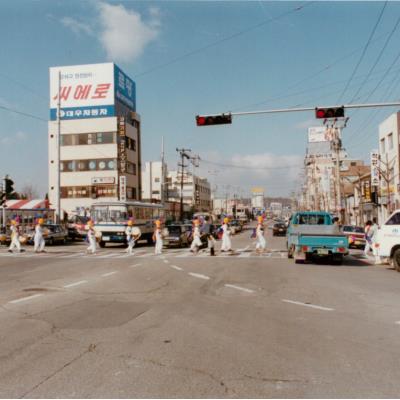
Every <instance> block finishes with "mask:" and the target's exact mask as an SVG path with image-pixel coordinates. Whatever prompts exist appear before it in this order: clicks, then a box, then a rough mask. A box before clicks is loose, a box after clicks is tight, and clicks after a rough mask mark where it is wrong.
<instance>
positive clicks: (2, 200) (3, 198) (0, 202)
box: [0, 192, 6, 207]
mask: <svg viewBox="0 0 400 400" xmlns="http://www.w3.org/2000/svg"><path fill="white" fill-rule="evenodd" d="M5 202H6V192H1V194H0V207H1V206H3V204H4V203H5Z"/></svg>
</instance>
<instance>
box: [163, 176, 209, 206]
mask: <svg viewBox="0 0 400 400" xmlns="http://www.w3.org/2000/svg"><path fill="white" fill-rule="evenodd" d="M167 185H168V189H167V190H168V200H169V201H174V202H180V199H181V173H180V172H178V171H169V172H168V177H167ZM182 194H183V203H184V204H189V205H190V206H192V207H193V209H194V210H195V211H211V209H212V204H211V186H210V183H209V182H208V180H207V179H206V178H200V177H198V176H196V175H192V174H185V175H184V176H183V192H182Z"/></svg>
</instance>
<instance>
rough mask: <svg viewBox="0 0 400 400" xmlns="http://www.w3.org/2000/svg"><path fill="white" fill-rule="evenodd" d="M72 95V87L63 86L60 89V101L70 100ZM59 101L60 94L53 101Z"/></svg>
mask: <svg viewBox="0 0 400 400" xmlns="http://www.w3.org/2000/svg"><path fill="white" fill-rule="evenodd" d="M70 93H71V86H63V87H61V89H60V99H61V100H68V97H69V94H70ZM57 99H58V93H57V94H56V95H55V96H54V97H53V100H57Z"/></svg>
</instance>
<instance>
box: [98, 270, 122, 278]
mask: <svg viewBox="0 0 400 400" xmlns="http://www.w3.org/2000/svg"><path fill="white" fill-rule="evenodd" d="M117 272H118V271H111V272H107V273H106V274H103V275H101V276H104V277H106V276H111V275H114V274H116V273H117Z"/></svg>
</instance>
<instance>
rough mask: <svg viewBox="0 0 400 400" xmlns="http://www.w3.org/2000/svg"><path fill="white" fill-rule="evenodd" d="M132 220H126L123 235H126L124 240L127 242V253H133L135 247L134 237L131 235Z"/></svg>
mask: <svg viewBox="0 0 400 400" xmlns="http://www.w3.org/2000/svg"><path fill="white" fill-rule="evenodd" d="M133 231H134V230H133V221H132V220H131V219H130V220H129V221H128V226H127V227H126V230H125V235H126V241H127V243H128V248H127V249H126V252H127V253H129V254H131V255H132V254H134V253H133V248H134V247H135V237H134V235H133V233H134V232H133Z"/></svg>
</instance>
